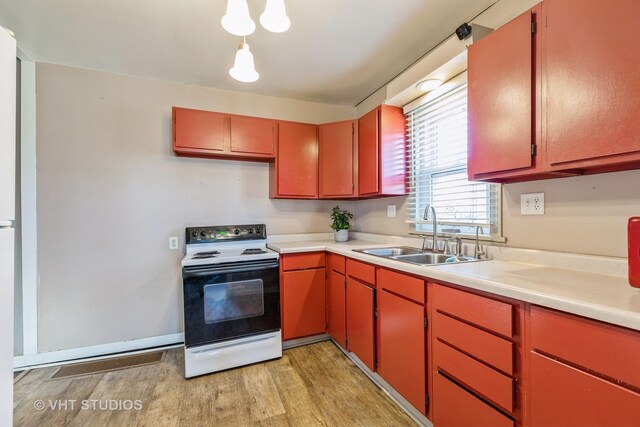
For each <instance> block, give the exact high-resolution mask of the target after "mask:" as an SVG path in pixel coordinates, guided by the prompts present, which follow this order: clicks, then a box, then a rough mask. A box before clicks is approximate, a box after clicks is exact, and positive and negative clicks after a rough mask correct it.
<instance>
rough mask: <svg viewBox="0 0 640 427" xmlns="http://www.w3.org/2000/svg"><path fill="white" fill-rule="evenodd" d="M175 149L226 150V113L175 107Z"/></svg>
mask: <svg viewBox="0 0 640 427" xmlns="http://www.w3.org/2000/svg"><path fill="white" fill-rule="evenodd" d="M173 149H174V150H176V151H177V150H194V151H197V150H201V151H205V152H206V151H214V152H218V153H221V152H223V151H224V115H223V114H221V113H213V112H210V111H200V110H191V109H188V108H176V107H174V108H173Z"/></svg>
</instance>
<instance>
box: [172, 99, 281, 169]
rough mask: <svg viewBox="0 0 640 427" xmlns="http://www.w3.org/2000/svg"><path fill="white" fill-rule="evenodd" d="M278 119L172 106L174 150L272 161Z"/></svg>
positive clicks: (191, 155)
mask: <svg viewBox="0 0 640 427" xmlns="http://www.w3.org/2000/svg"><path fill="white" fill-rule="evenodd" d="M277 131H278V125H277V122H276V121H275V120H269V119H261V118H256V117H245V116H236V115H232V114H224V113H215V112H211V111H200V110H191V109H188V108H179V107H173V151H174V152H175V153H176V154H177V155H179V156H186V157H211V158H236V159H242V160H255V161H271V160H273V157H274V156H275V144H276V138H277Z"/></svg>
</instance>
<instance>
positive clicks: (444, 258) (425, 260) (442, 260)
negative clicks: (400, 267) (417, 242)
mask: <svg viewBox="0 0 640 427" xmlns="http://www.w3.org/2000/svg"><path fill="white" fill-rule="evenodd" d="M390 258H393V259H396V260H398V261H404V262H410V263H413V264H421V265H436V264H449V263H459V262H469V261H473V260H474V259H473V258H472V257H468V256H459V257H457V256H454V255H444V254H436V253H422V254H415V255H402V256H394V257H390Z"/></svg>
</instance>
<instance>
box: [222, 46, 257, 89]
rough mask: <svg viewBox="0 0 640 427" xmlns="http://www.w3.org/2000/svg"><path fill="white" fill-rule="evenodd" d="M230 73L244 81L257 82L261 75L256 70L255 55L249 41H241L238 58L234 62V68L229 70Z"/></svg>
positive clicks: (237, 53)
mask: <svg viewBox="0 0 640 427" xmlns="http://www.w3.org/2000/svg"><path fill="white" fill-rule="evenodd" d="M229 75H231V77H233V78H234V79H236V80H238V81H239V82H244V83H251V82H255V81H256V80H258V78H259V77H260V74H258V72H257V71H256V67H255V64H254V63H253V55H252V54H251V51H250V50H249V45H248V44H247V43H240V46H239V47H238V51H237V52H236V60H235V62H234V63H233V68H231V69H230V70H229Z"/></svg>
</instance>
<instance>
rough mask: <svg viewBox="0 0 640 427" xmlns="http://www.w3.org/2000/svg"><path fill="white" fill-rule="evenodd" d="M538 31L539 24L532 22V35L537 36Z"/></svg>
mask: <svg viewBox="0 0 640 427" xmlns="http://www.w3.org/2000/svg"><path fill="white" fill-rule="evenodd" d="M537 30H538V24H537V23H536V22H535V21H533V22H531V34H535V33H536V31H537Z"/></svg>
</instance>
